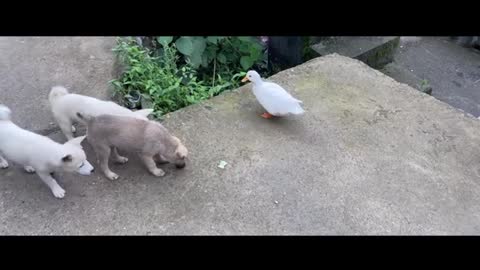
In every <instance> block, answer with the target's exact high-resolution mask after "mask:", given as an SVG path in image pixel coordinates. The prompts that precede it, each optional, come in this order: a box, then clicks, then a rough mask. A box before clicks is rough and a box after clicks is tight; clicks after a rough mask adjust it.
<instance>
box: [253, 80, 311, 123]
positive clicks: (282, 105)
mask: <svg viewBox="0 0 480 270" xmlns="http://www.w3.org/2000/svg"><path fill="white" fill-rule="evenodd" d="M252 91H253V94H254V95H255V97H256V98H257V100H258V102H260V104H261V105H262V106H263V107H264V108H265V110H266V111H267V112H268V113H270V114H271V115H275V116H284V115H288V114H303V113H304V112H305V111H304V110H303V109H302V107H301V106H300V104H302V103H303V102H302V101H300V100H298V99H296V98H294V97H292V96H291V95H290V94H289V93H288V92H287V91H285V89H283V88H282V87H281V86H280V85H278V84H276V83H272V82H265V81H256V82H254V83H253V87H252Z"/></svg>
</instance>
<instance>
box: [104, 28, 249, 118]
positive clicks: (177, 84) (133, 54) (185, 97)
mask: <svg viewBox="0 0 480 270" xmlns="http://www.w3.org/2000/svg"><path fill="white" fill-rule="evenodd" d="M224 39H226V38H221V37H215V38H214V37H207V38H203V39H201V38H193V39H191V38H189V37H179V38H174V37H157V38H156V41H157V45H158V47H155V48H152V49H148V48H143V47H141V46H139V45H138V44H137V43H136V42H135V41H134V40H133V39H131V38H127V39H119V41H118V44H117V46H116V48H115V49H114V51H115V52H116V53H117V55H118V56H119V58H120V60H121V61H122V63H123V64H124V65H125V66H126V67H127V68H126V71H125V72H124V73H123V74H122V76H121V78H119V79H115V80H112V81H111V83H112V85H113V86H114V89H115V90H116V93H117V94H119V95H120V96H121V97H122V102H123V103H124V104H128V105H131V106H129V107H131V108H135V107H140V106H141V107H144V108H145V107H150V108H152V107H153V108H154V111H155V113H154V115H155V116H157V117H161V115H163V114H165V113H168V112H171V111H175V110H178V109H180V108H182V107H185V106H188V105H191V104H195V103H197V102H199V101H201V100H204V99H208V98H210V97H212V96H215V95H218V94H219V93H221V92H223V91H225V90H227V89H233V88H235V87H238V86H239V83H240V79H241V77H242V76H244V75H245V72H244V71H241V70H239V69H236V70H235V69H229V67H228V66H226V67H224V66H223V64H218V65H217V62H218V63H220V61H221V62H222V63H225V65H227V63H228V62H227V59H223V57H225V58H227V56H226V55H223V56H221V54H219V53H218V52H219V51H220V52H221V49H223V48H221V49H219V48H213V47H212V46H207V45H205V46H203V45H201V43H202V42H204V43H205V44H207V43H208V44H215V42H217V43H216V44H218V42H219V41H220V40H224ZM212 48H213V49H212ZM207 50H209V51H210V53H211V54H208V53H205V52H206V51H207ZM200 52H201V54H200ZM242 56H244V55H242ZM198 57H200V58H201V59H205V61H207V63H208V61H210V63H213V72H212V73H210V72H208V71H209V69H208V64H206V65H207V67H204V68H205V69H204V70H202V69H201V65H202V64H203V63H202V64H200V65H198V66H197V65H195V63H196V62H195V61H198V59H197V58H198ZM240 58H241V56H240ZM224 60H225V61H224ZM202 61H203V60H202ZM239 61H240V60H239ZM240 65H241V64H240ZM233 66H234V64H232V67H233ZM237 66H238V64H237ZM135 97H139V99H140V100H141V102H139V103H138V104H137V103H134V102H132V101H131V100H135V99H136V98H135Z"/></svg>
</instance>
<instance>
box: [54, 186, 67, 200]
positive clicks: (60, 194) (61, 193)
mask: <svg viewBox="0 0 480 270" xmlns="http://www.w3.org/2000/svg"><path fill="white" fill-rule="evenodd" d="M52 192H53V196H55V198H59V199H61V198H63V197H65V190H64V189H63V188H61V187H60V186H54V187H53V188H52Z"/></svg>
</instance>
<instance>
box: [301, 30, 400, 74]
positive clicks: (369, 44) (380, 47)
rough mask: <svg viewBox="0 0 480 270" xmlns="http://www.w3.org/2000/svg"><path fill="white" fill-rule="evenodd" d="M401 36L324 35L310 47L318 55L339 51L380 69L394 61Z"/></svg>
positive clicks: (338, 52)
mask: <svg viewBox="0 0 480 270" xmlns="http://www.w3.org/2000/svg"><path fill="white" fill-rule="evenodd" d="M399 41H400V37H366V36H362V37H349V36H345V37H324V38H322V39H321V40H320V41H319V42H318V43H316V44H314V45H312V46H311V47H310V48H311V49H312V51H313V52H314V53H316V54H317V55H318V56H324V55H328V54H332V53H337V54H340V55H343V56H347V57H351V58H354V59H358V60H360V61H362V62H364V63H365V64H367V65H369V66H370V67H372V68H375V69H380V68H382V67H384V66H385V65H386V64H388V63H390V62H392V61H393V56H394V54H395V51H396V49H397V48H398V44H399Z"/></svg>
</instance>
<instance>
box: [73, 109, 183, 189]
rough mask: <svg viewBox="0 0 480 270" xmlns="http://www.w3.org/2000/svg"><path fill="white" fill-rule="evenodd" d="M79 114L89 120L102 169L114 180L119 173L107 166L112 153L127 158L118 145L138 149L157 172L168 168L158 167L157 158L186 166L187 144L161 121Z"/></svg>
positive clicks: (123, 160) (122, 160)
mask: <svg viewBox="0 0 480 270" xmlns="http://www.w3.org/2000/svg"><path fill="white" fill-rule="evenodd" d="M77 116H78V117H79V118H81V119H83V120H84V121H85V122H86V123H87V140H88V142H89V143H90V144H91V145H92V147H93V148H94V150H95V153H96V154H97V159H98V161H99V164H100V168H101V170H102V171H103V173H104V174H105V176H107V178H109V179H111V180H115V179H117V178H118V175H117V174H116V173H114V172H112V171H111V170H110V168H109V167H108V159H109V157H110V154H112V156H113V159H114V161H115V162H117V163H122V164H124V163H126V162H127V161H128V158H126V157H122V156H120V155H119V154H118V152H117V149H119V150H122V151H126V152H129V153H136V154H137V155H138V156H139V157H140V159H141V160H142V161H143V162H144V163H145V165H146V166H147V168H148V170H149V171H150V172H151V173H152V174H153V175H155V176H163V175H165V172H164V171H163V170H162V169H160V168H157V166H156V164H155V160H154V158H156V159H160V160H164V161H167V162H170V163H173V164H175V166H176V167H177V168H179V169H181V168H184V167H185V158H186V157H187V155H188V151H187V148H186V147H185V146H184V145H183V144H182V142H181V141H180V140H179V139H178V138H177V137H175V136H172V135H171V134H170V133H169V132H168V130H167V129H166V128H165V127H164V126H162V125H161V124H160V123H158V122H155V121H150V120H143V119H138V118H134V117H130V116H116V115H106V114H104V115H100V116H96V117H94V116H90V115H83V114H81V113H77Z"/></svg>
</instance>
